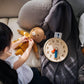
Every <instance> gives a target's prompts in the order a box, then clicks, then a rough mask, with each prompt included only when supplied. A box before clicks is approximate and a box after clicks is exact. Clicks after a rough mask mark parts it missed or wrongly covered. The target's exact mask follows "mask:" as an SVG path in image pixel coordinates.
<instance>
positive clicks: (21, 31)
mask: <svg viewBox="0 0 84 84" xmlns="http://www.w3.org/2000/svg"><path fill="white" fill-rule="evenodd" d="M17 31H18V33H19V34H20V35H23V36H26V37H29V36H30V34H29V33H28V32H26V31H23V30H17Z"/></svg>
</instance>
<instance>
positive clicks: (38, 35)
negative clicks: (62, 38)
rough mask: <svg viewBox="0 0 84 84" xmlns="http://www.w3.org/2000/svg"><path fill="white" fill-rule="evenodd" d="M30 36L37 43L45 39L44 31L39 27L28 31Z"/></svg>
mask: <svg viewBox="0 0 84 84" xmlns="http://www.w3.org/2000/svg"><path fill="white" fill-rule="evenodd" d="M30 36H31V38H32V39H33V40H34V41H36V42H37V43H40V42H41V41H42V40H43V39H46V36H45V34H44V31H43V29H41V28H40V27H35V28H33V29H32V30H31V31H30Z"/></svg>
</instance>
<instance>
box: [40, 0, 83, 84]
mask: <svg viewBox="0 0 84 84" xmlns="http://www.w3.org/2000/svg"><path fill="white" fill-rule="evenodd" d="M42 27H43V29H44V31H45V34H46V36H47V38H46V40H48V39H50V38H52V37H54V33H55V32H62V34H63V36H62V39H63V40H64V41H65V42H66V44H67V45H68V50H69V52H68V56H67V58H66V59H65V60H64V61H62V62H59V63H55V62H51V61H50V60H48V59H47V58H46V57H45V55H44V52H43V45H44V43H45V41H46V40H44V41H42V42H41V43H40V46H41V53H40V56H41V73H42V75H43V76H46V77H48V78H49V79H50V81H51V82H52V83H53V84H78V75H79V73H78V71H79V68H80V67H81V66H82V65H83V64H84V56H83V54H82V53H81V48H80V41H79V31H78V24H77V22H76V19H75V16H74V13H73V10H72V7H71V5H70V4H69V3H68V2H67V1H66V0H53V2H52V8H51V9H50V12H49V14H48V15H47V16H46V18H45V20H44V23H43V25H42Z"/></svg>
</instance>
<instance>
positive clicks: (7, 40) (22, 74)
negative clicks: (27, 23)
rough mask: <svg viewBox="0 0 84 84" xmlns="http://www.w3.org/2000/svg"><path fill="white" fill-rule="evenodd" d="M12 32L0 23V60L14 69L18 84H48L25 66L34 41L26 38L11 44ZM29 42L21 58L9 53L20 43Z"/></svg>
mask: <svg viewBox="0 0 84 84" xmlns="http://www.w3.org/2000/svg"><path fill="white" fill-rule="evenodd" d="M12 35H13V34H12V31H11V30H10V28H9V27H8V26H6V25H5V24H3V23H0V59H1V60H3V61H5V62H6V63H7V64H8V65H10V67H11V68H12V69H15V70H16V72H17V74H18V84H50V82H49V80H48V79H47V78H46V77H41V76H40V73H39V71H38V70H37V69H35V68H33V69H31V68H30V67H28V65H26V64H25V61H26V60H27V59H28V57H29V54H30V51H31V49H32V46H33V44H34V41H33V40H32V39H30V40H29V39H28V38H27V37H25V36H24V37H22V38H20V40H19V41H17V42H16V43H14V44H12V43H11V38H12ZM26 41H29V46H28V48H27V49H26V51H25V52H24V54H23V55H22V56H20V55H19V56H16V55H15V54H14V53H9V51H10V50H13V49H15V48H16V47H17V46H18V45H19V44H20V43H23V42H26Z"/></svg>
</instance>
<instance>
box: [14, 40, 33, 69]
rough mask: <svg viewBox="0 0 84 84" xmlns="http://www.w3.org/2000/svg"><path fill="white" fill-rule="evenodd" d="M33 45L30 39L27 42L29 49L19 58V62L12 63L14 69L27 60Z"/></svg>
mask: <svg viewBox="0 0 84 84" xmlns="http://www.w3.org/2000/svg"><path fill="white" fill-rule="evenodd" d="M33 44H34V41H33V40H32V39H30V40H29V47H28V48H27V49H26V51H25V52H24V53H23V55H22V56H21V57H20V58H19V60H17V61H16V62H15V63H14V69H17V68H19V67H20V66H21V65H22V64H24V62H25V61H26V60H27V59H28V57H29V54H30V51H31V49H32V46H33Z"/></svg>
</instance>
